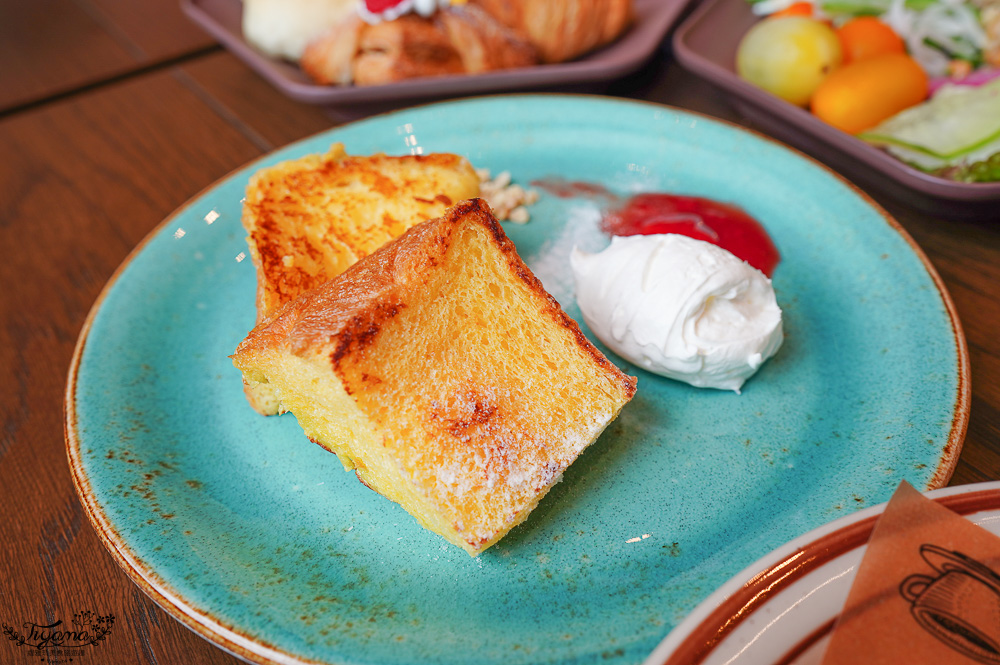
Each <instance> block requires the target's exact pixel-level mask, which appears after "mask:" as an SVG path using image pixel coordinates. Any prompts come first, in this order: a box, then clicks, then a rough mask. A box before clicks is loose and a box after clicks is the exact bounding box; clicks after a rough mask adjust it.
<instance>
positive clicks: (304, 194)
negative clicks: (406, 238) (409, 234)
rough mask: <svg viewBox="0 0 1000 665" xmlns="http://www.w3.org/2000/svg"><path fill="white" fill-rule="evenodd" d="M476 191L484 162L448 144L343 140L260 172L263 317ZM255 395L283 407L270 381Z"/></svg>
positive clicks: (246, 214)
mask: <svg viewBox="0 0 1000 665" xmlns="http://www.w3.org/2000/svg"><path fill="white" fill-rule="evenodd" d="M475 196H479V177H478V176H477V174H476V172H475V169H473V167H472V165H471V164H470V163H469V161H468V160H467V159H465V158H464V157H461V156H459V155H453V154H448V153H434V154H428V155H404V156H398V157H396V156H388V155H384V154H376V155H370V156H350V155H348V154H347V153H346V152H345V151H344V146H343V145H342V144H334V145H333V147H332V148H331V149H330V151H329V152H328V153H326V154H324V155H307V156H305V157H302V158H301V159H296V160H291V161H286V162H282V163H280V164H277V165H275V166H272V167H269V168H265V169H262V170H260V171H258V172H257V173H256V174H254V175H253V176H252V177H251V178H250V182H249V184H248V186H247V190H246V197H245V199H244V203H243V216H242V221H243V226H244V228H245V229H246V231H247V245H248V247H249V253H250V257H251V258H252V259H253V263H254V266H255V267H256V269H257V298H256V302H257V322H258V323H260V322H261V321H263V320H265V319H266V318H267V317H268V316H270V315H271V314H273V313H274V312H275V311H276V310H278V309H279V308H280V307H281V306H282V305H284V304H285V303H286V302H288V301H290V300H293V299H294V298H295V297H296V296H298V295H299V294H300V293H303V292H305V291H308V290H309V289H312V288H315V287H317V286H319V285H320V284H322V283H324V282H326V281H327V280H329V279H331V278H332V277H334V276H336V275H339V274H340V273H342V272H343V271H344V270H346V269H347V267H348V266H350V265H351V264H353V263H354V262H355V261H357V260H358V259H360V258H362V257H365V256H367V255H368V254H370V253H372V252H373V251H375V250H376V249H378V248H379V247H380V246H381V245H383V244H384V243H385V242H387V241H388V240H391V239H392V238H395V237H396V236H398V235H400V234H401V233H403V232H404V231H406V230H407V229H408V228H410V227H411V226H413V225H414V224H417V223H419V222H422V221H425V220H428V219H432V218H434V217H438V216H440V215H441V214H443V213H444V211H445V210H447V209H448V208H449V207H450V206H452V205H453V204H454V203H456V202H458V201H462V200H465V199H468V198H471V197H475ZM246 395H247V399H248V400H249V402H250V404H251V405H252V406H253V407H254V408H255V409H256V410H257V411H258V412H260V413H262V414H264V415H273V414H275V413H277V412H278V406H277V403H276V401H275V399H274V395H273V394H272V392H271V390H270V388H269V387H268V386H267V385H266V384H264V385H258V384H248V385H247V387H246Z"/></svg>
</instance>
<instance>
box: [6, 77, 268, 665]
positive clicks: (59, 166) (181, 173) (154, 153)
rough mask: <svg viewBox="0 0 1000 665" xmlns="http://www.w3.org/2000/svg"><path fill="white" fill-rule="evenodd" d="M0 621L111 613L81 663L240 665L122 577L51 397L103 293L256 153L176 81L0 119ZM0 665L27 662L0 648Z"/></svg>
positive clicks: (126, 87) (137, 85)
mask: <svg viewBox="0 0 1000 665" xmlns="http://www.w3.org/2000/svg"><path fill="white" fill-rule="evenodd" d="M0 153H2V154H4V155H5V159H4V160H2V161H0V202H2V203H0V206H2V208H0V246H3V247H5V248H12V249H14V250H15V251H8V252H5V260H4V261H3V262H0V284H3V285H4V288H3V289H0V311H2V312H3V313H4V316H3V318H2V319H0V322H2V323H0V367H3V369H4V375H5V376H9V377H13V380H11V381H4V382H0V422H2V423H3V429H2V430H0V436H2V439H0V441H2V444H0V502H2V503H3V505H4V506H5V510H8V511H11V512H12V513H13V514H15V515H17V519H5V520H0V543H3V545H2V546H0V571H2V573H0V574H2V579H3V580H5V581H4V584H3V585H2V587H0V599H2V602H0V614H2V616H0V618H2V619H3V621H4V622H5V623H7V624H8V625H10V624H11V623H14V622H16V624H17V625H18V626H20V625H21V624H22V622H29V621H30V622H40V623H52V622H53V621H56V620H63V621H64V622H68V621H70V620H71V618H72V616H73V613H75V612H79V611H81V610H86V609H89V610H92V611H94V612H97V613H99V614H108V613H111V614H114V615H115V617H116V624H115V626H114V629H113V632H112V634H111V635H110V637H109V638H108V639H107V640H106V641H104V642H102V643H101V644H99V645H98V646H96V647H94V651H93V653H92V654H91V658H93V662H101V663H107V664H109V665H111V664H124V663H181V662H198V663H209V664H220V665H221V664H223V663H226V664H233V663H236V662H238V661H237V660H236V659H235V658H233V657H231V656H229V655H227V654H226V653H224V652H222V651H221V650H219V649H217V648H216V647H214V646H213V645H211V644H209V643H208V642H206V641H204V640H203V639H201V638H200V637H199V636H197V635H195V634H194V633H192V632H191V631H189V630H188V629H187V628H185V627H184V626H182V625H181V624H180V623H178V622H177V621H174V620H173V619H172V618H170V617H168V616H167V615H166V614H165V613H164V612H163V611H162V610H160V609H159V608H157V607H156V606H155V605H154V604H153V603H152V602H151V601H150V600H148V599H147V598H146V597H145V596H144V595H143V594H142V593H141V592H139V591H138V590H137V588H136V587H135V585H134V584H133V583H132V582H131V581H130V579H129V578H128V577H127V576H126V575H125V574H124V573H123V572H122V571H121V570H120V569H119V568H118V566H117V565H116V564H115V562H114V561H113V559H112V558H111V556H110V555H109V554H108V552H107V551H106V550H105V548H104V546H103V545H102V544H101V543H100V541H99V540H98V538H97V535H96V533H95V531H94V529H93V528H92V527H91V526H90V524H89V522H88V521H87V519H86V517H85V515H84V513H83V509H82V507H81V506H80V503H79V500H78V499H77V497H76V493H75V490H74V488H73V483H72V480H71V478H70V473H69V469H68V465H67V464H66V454H65V448H64V443H63V432H62V394H63V384H64V381H65V377H66V371H67V368H68V365H69V361H70V357H71V355H72V352H73V347H74V344H75V338H76V336H77V334H78V332H79V330H80V327H81V325H82V323H83V320H84V318H85V316H86V314H87V312H88V310H89V309H90V307H91V305H92V304H93V302H94V300H95V298H96V297H97V294H98V292H99V291H100V289H101V288H102V286H103V284H104V282H105V281H106V280H107V279H108V277H109V276H110V275H111V274H112V272H113V271H114V270H115V268H116V267H117V266H118V264H119V263H120V262H121V261H122V260H123V259H124V258H125V256H126V255H127V254H128V252H129V251H131V249H132V248H133V247H134V246H135V244H136V243H137V242H139V241H140V240H141V239H142V238H143V237H144V236H145V235H146V234H147V233H148V232H150V230H152V229H153V228H154V227H155V226H156V225H157V224H158V223H159V222H160V221H161V220H162V219H163V218H164V217H165V216H166V215H168V214H169V213H170V212H171V211H172V210H173V209H174V208H176V207H177V205H178V204H179V203H181V202H183V201H184V200H186V199H187V198H189V197H191V196H192V195H194V194H196V193H197V192H199V191H200V190H201V189H203V188H204V187H205V186H207V185H208V184H210V183H212V182H213V181H214V180H216V179H218V178H220V177H222V176H224V175H225V174H227V173H228V172H229V171H231V170H232V169H234V168H236V167H238V166H239V165H241V164H243V163H245V162H246V161H248V160H250V159H252V158H254V157H256V156H258V155H259V154H260V150H259V148H258V147H257V146H255V145H254V144H253V142H251V141H250V140H248V139H247V138H246V136H245V135H244V134H243V133H241V132H240V131H239V130H238V129H237V128H234V127H233V126H232V125H231V124H229V123H228V122H227V121H226V120H225V119H223V118H222V117H220V116H219V115H218V114H217V113H216V112H215V111H214V110H213V109H212V108H210V107H209V106H207V105H205V104H204V103H203V102H202V101H201V99H200V98H199V97H198V96H197V95H195V94H194V93H193V92H192V91H191V90H190V89H189V88H188V87H187V86H186V85H185V84H184V83H182V82H181V80H180V79H179V78H178V76H177V75H175V74H174V73H169V72H165V73H162V74H158V75H155V76H148V77H144V78H143V79H142V80H140V81H132V82H128V83H124V84H121V85H117V86H110V87H108V88H106V89H103V90H101V91H99V92H95V93H91V94H87V95H81V96H79V97H75V98H73V99H72V100H67V101H64V102H62V103H59V104H53V105H49V106H46V107H45V108H42V109H36V110H34V111H32V112H30V113H22V114H18V115H16V116H12V117H8V118H6V119H4V120H3V121H0ZM0 662H3V663H8V662H11V663H16V662H28V659H27V656H26V655H25V654H24V652H23V647H22V651H18V650H17V647H16V645H14V644H13V643H11V642H9V641H8V640H6V639H4V640H0Z"/></svg>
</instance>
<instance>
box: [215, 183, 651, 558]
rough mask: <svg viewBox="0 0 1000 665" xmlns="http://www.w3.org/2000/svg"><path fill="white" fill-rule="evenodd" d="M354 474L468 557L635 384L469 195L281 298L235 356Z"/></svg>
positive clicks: (535, 493) (517, 512)
mask: <svg viewBox="0 0 1000 665" xmlns="http://www.w3.org/2000/svg"><path fill="white" fill-rule="evenodd" d="M233 362H234V364H235V365H236V366H237V367H238V368H240V369H241V370H242V371H243V373H244V376H245V377H250V378H251V379H252V380H254V381H261V382H268V384H269V385H273V386H274V387H275V389H276V391H277V394H278V395H279V396H280V399H281V401H282V404H284V405H286V406H287V407H288V409H289V410H290V411H292V412H293V413H295V415H296V417H297V418H298V419H299V422H300V424H301V425H302V427H303V429H304V430H305V432H306V435H307V436H308V437H309V438H310V439H312V440H314V441H315V442H317V443H318V444H319V445H321V446H323V447H325V448H327V449H328V450H331V451H332V452H335V453H336V454H337V455H338V456H340V457H341V460H342V461H343V462H344V465H345V467H347V468H353V469H355V471H356V473H357V476H358V478H359V480H361V482H363V483H364V484H366V485H368V486H369V487H371V488H372V489H375V490H376V491H378V492H380V493H382V494H384V495H385V496H387V497H389V498H390V499H392V500H394V501H397V502H399V503H400V504H401V505H403V507H404V508H406V509H407V510H408V511H410V512H411V513H412V514H413V515H414V516H415V517H416V518H417V519H418V520H419V521H420V522H421V523H422V524H424V526H426V527H427V528H429V529H431V530H433V531H435V532H436V533H439V534H441V535H442V536H444V537H445V538H447V539H448V540H449V541H450V542H453V543H455V544H457V545H459V546H461V547H463V548H464V549H466V550H467V551H468V552H469V553H470V554H477V553H479V552H481V551H482V550H483V549H485V548H486V547H488V546H490V545H491V544H493V543H495V542H496V541H497V540H498V539H499V538H501V537H502V536H503V535H504V534H505V533H507V531H509V530H510V528H512V527H513V526H514V525H516V524H517V523H519V522H521V521H522V520H524V519H525V518H526V517H527V515H528V513H530V511H531V510H532V509H533V508H534V507H535V506H536V505H537V503H538V501H539V500H540V499H541V497H542V496H544V494H545V493H546V492H547V491H548V490H549V489H550V488H551V487H552V485H553V484H554V483H556V482H557V481H558V479H559V478H560V477H561V474H562V472H563V471H564V470H565V469H566V468H567V467H568V466H569V465H570V464H571V463H572V462H573V461H574V460H575V459H576V457H577V456H578V455H579V454H580V452H581V451H582V450H583V449H584V448H586V447H587V446H588V445H590V443H592V442H593V441H594V440H595V439H596V438H597V437H598V436H599V435H600V433H601V431H603V429H604V428H605V427H606V426H607V424H608V423H610V422H611V421H612V420H613V419H614V418H615V417H616V416H617V414H618V412H619V411H620V409H621V408H622V406H623V405H624V404H625V403H626V402H628V400H629V399H630V398H631V397H632V396H633V395H634V393H635V386H636V382H635V379H634V378H632V377H628V376H626V375H625V374H623V373H622V372H621V371H620V370H618V369H617V368H616V367H615V366H614V365H613V364H611V363H610V362H609V361H608V360H607V359H606V358H604V356H603V355H602V354H601V353H600V351H598V350H597V348H596V347H594V346H593V345H592V344H591V343H590V342H589V341H588V340H587V339H586V337H585V336H584V335H583V334H582V332H581V331H580V328H579V326H577V324H576V323H575V322H574V321H573V320H572V319H571V318H569V317H568V316H567V315H566V314H565V313H564V312H563V311H562V309H561V308H560V307H559V305H558V303H557V302H556V301H555V300H554V299H553V298H552V297H551V296H549V295H548V293H546V292H545V290H544V288H543V287H542V285H541V283H540V282H539V281H538V279H537V278H535V276H534V275H533V274H532V273H531V271H530V270H529V269H528V267H527V266H526V265H525V264H524V263H523V261H522V260H521V259H520V257H519V256H518V255H517V252H516V251H515V249H514V246H513V244H512V243H511V241H510V240H509V239H508V238H507V236H506V235H505V234H504V232H503V230H502V228H501V227H500V225H499V224H498V223H497V221H496V220H495V219H494V218H493V216H492V214H491V212H490V210H489V207H488V205H487V204H486V203H485V202H483V201H481V200H472V201H466V202H463V203H460V204H458V205H457V206H455V207H454V208H452V209H450V210H449V211H448V212H447V213H446V214H445V215H444V216H443V217H442V218H439V219H435V220H430V221H427V222H424V223H422V224H420V225H417V226H415V227H414V228H412V229H410V230H409V231H408V232H407V233H406V234H404V235H403V236H400V237H399V238H397V239H396V240H394V241H392V242H390V243H388V244H387V245H385V246H383V247H382V248H380V249H379V250H377V251H376V252H374V253H373V254H371V255H369V256H368V257H367V258H365V259H362V260H361V261H359V262H358V263H356V264H355V265H354V266H352V267H351V268H349V269H348V270H347V271H345V272H344V273H343V274H341V275H340V276H339V277H336V278H334V279H333V280H331V281H330V282H327V283H326V284H324V285H322V286H320V287H318V288H317V289H314V290H312V291H309V292H307V293H305V294H303V295H302V296H300V297H299V298H297V299H296V300H294V301H292V302H290V303H288V304H287V305H285V306H284V307H283V308H282V310H281V311H280V312H278V313H277V314H276V315H275V316H274V317H273V318H272V319H270V320H269V321H266V322H264V323H262V324H261V325H259V326H258V327H257V328H255V329H254V330H253V331H252V332H251V333H250V334H249V335H248V336H247V338H246V339H245V340H244V341H243V342H242V343H241V344H240V345H239V347H238V348H237V350H236V353H235V354H234V355H233Z"/></svg>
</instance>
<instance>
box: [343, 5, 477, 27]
mask: <svg viewBox="0 0 1000 665" xmlns="http://www.w3.org/2000/svg"><path fill="white" fill-rule="evenodd" d="M464 2H465V0H457V1H456V2H453V1H452V0H359V2H358V15H359V16H361V18H362V19H363V20H364V21H365V22H366V23H370V24H372V25H374V24H376V23H380V22H382V21H395V20H396V19H397V18H399V17H400V16H402V15H403V14H409V13H410V12H413V13H415V14H418V15H420V16H423V17H424V18H427V17H428V16H431V15H432V14H433V13H434V12H436V11H437V10H438V9H444V8H445V7H448V6H450V5H452V4H464Z"/></svg>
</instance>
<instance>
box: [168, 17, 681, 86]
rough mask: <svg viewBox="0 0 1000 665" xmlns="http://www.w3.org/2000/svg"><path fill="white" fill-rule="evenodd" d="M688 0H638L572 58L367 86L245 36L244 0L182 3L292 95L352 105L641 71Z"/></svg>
mask: <svg viewBox="0 0 1000 665" xmlns="http://www.w3.org/2000/svg"><path fill="white" fill-rule="evenodd" d="M688 2H689V0H635V14H636V18H635V21H634V22H633V25H632V26H631V28H629V30H628V31H627V32H626V33H625V34H624V35H622V37H621V38H620V39H618V40H617V41H616V42H614V43H613V44H610V45H609V46H606V47H604V48H602V49H600V50H598V51H594V52H593V53H591V54H589V55H587V56H585V57H582V58H579V59H577V60H574V61H572V62H566V63H559V64H552V65H537V66H534V67H526V68H521V69H511V70H504V71H498V72H487V73H485V74H477V75H456V76H440V77H434V78H420V79H412V80H409V81H400V82H398V83H391V84H387V85H379V86H363V87H355V86H329V85H317V84H315V83H313V82H312V81H311V80H310V79H309V78H308V77H307V76H306V75H305V74H304V73H303V72H302V71H301V70H300V69H299V68H298V67H296V66H295V65H294V64H292V63H289V62H285V61H281V60H276V59H274V58H270V57H268V56H266V55H264V54H262V53H261V52H259V51H257V50H256V49H254V48H253V47H252V46H251V45H250V44H248V43H247V42H246V41H245V40H244V39H243V31H242V27H241V26H242V13H243V5H242V2H241V1H240V0H181V7H182V8H183V10H184V12H185V13H186V14H187V15H188V17H190V18H191V19H192V20H193V21H194V22H195V23H197V24H198V25H200V26H201V27H202V28H203V29H204V30H205V31H206V32H208V33H209V34H210V35H212V36H213V37H214V38H215V39H217V40H218V41H219V42H220V43H221V44H222V45H223V46H225V47H226V48H227V49H229V50H230V51H232V53H233V54H234V55H236V57H238V58H240V59H241V60H243V61H244V62H245V63H246V64H247V65H249V66H250V67H251V68H252V69H254V70H255V71H256V72H257V73H259V74H260V75H261V76H263V77H264V78H265V79H267V80H268V81H270V82H271V83H272V84H273V85H274V86H275V87H277V88H278V89H279V90H281V91H282V92H284V93H285V94H286V95H288V96H289V97H291V98H292V99H296V100H298V101H301V102H306V103H310V104H323V105H327V106H350V105H353V104H372V103H383V102H396V101H404V100H413V99H428V98H436V97H454V96H459V95H470V94H478V93H484V92H490V91H501V90H526V89H532V88H541V87H547V86H566V85H573V84H584V83H593V82H599V81H608V80H611V79H615V78H618V77H620V76H624V75H625V74H629V73H631V72H633V71H635V70H636V69H638V68H639V67H641V66H642V65H643V64H644V63H645V62H646V60H647V59H649V58H650V56H652V55H653V53H654V52H655V51H656V49H657V47H658V46H659V45H660V44H661V42H662V41H663V40H664V38H665V37H666V34H667V31H668V30H669V29H670V28H671V27H673V25H674V24H675V23H676V21H677V19H678V17H679V16H680V13H681V12H682V11H683V10H684V8H685V7H686V6H687V4H688Z"/></svg>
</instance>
